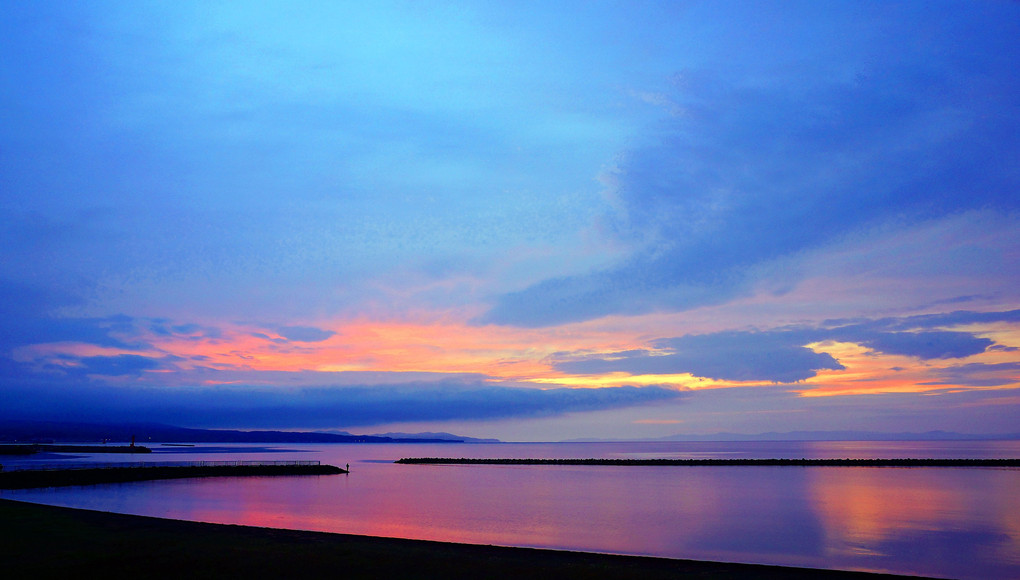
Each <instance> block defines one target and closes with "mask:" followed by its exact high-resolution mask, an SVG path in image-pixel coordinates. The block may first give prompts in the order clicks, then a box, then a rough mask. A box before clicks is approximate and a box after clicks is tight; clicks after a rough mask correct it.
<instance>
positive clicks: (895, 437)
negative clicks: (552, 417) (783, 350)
mask: <svg viewBox="0 0 1020 580" xmlns="http://www.w3.org/2000/svg"><path fill="white" fill-rule="evenodd" d="M1003 440H1006V441H1015V440H1020V433H1006V434H999V435H974V434H968V433H954V432H952V431H925V432H923V433H908V432H901V433H882V432H877V431H787V432H784V433H779V432H775V431H770V432H768V433H754V434H749V433H727V432H721V433H709V434H697V435H690V434H683V433H677V434H675V435H668V436H666V437H658V438H655V439H631V440H629V441H1003ZM595 441H619V439H571V440H570V441H569V442H595Z"/></svg>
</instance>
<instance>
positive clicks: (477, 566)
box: [0, 500, 894, 580]
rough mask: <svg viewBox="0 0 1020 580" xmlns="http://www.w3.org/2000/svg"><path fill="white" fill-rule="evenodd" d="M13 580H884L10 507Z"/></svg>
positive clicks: (6, 546)
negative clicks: (99, 579) (103, 579)
mask: <svg viewBox="0 0 1020 580" xmlns="http://www.w3.org/2000/svg"><path fill="white" fill-rule="evenodd" d="M0 562H2V563H3V568H4V574H3V575H4V576H5V577H7V578H28V577H56V576H58V575H60V576H63V575H80V574H84V573H86V572H88V574H89V575H90V576H95V575H102V576H107V577H111V578H113V577H137V578H179V577H189V578H222V577H245V576H246V577H301V576H325V575H331V576H332V575H340V576H345V577H353V578H391V577H400V578H447V579H449V578H496V579H498V578H514V579H520V578H527V577H529V576H533V575H535V574H540V575H542V577H550V578H552V577H555V578H640V579H642V580H653V579H656V578H872V579H874V578H882V577H889V578H892V577H894V576H884V575H876V574H864V573H855V572H838V571H827V570H809V569H800V568H784V567H778V566H757V565H748V564H728V563H715V562H698V561H691V560H672V559H665V558H647V557H637V556H612V555H604V554H591V553H583V552H562V551H554V550H536V549H528V548H505V547H495V546H475V545H464V544H452V543H442V542H428V541H420V540H402V539H392V538H375V537H368V536H353V535H344V534H328V533H320V532H303V531H293V530H279V529H271V528H256V527H247V526H231V525H220V524H206V523H198V522H186V521H178V520H168V519H160V518H152V517H143V516H131V515H122V514H113V513H106V512H96V511H88V510H79V509H70V508H61V507H53V506H44V505H38V504H30V503H25V502H17V501H12V500H0Z"/></svg>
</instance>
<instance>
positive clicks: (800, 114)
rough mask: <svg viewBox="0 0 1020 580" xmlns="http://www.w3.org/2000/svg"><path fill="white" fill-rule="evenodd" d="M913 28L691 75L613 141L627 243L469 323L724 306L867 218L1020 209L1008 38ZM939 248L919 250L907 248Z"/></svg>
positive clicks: (1019, 147) (1019, 102)
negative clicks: (906, 45)
mask: <svg viewBox="0 0 1020 580" xmlns="http://www.w3.org/2000/svg"><path fill="white" fill-rule="evenodd" d="M916 26H917V28H915V29H914V30H912V31H905V33H907V32H910V33H912V34H917V35H919V36H918V38H920V37H922V36H923V37H925V38H926V39H927V41H926V42H925V43H924V44H923V45H924V46H926V47H927V48H926V49H925V51H921V52H920V53H916V52H913V51H902V52H901V53H897V54H896V56H894V57H892V58H891V59H888V60H886V61H877V60H876V62H875V63H871V64H863V63H852V66H856V67H858V70H857V75H856V76H849V77H848V76H845V75H844V76H842V77H840V76H838V75H834V76H832V77H827V76H823V77H821V78H814V77H811V76H808V75H802V76H798V75H797V74H796V73H793V74H785V75H781V74H779V73H773V74H772V76H768V75H766V76H764V78H763V79H762V80H758V81H757V82H750V83H748V82H746V81H745V83H744V84H741V83H738V82H734V81H732V80H730V79H728V78H726V77H725V75H724V74H722V73H720V74H718V75H711V74H705V73H698V72H697V71H692V72H691V73H690V74H686V75H685V79H688V80H686V81H685V84H684V86H683V87H682V91H683V92H682V94H678V95H676V96H675V97H673V100H675V101H676V102H678V103H680V105H681V106H682V107H683V110H684V111H685V113H684V115H682V116H680V117H677V118H675V119H673V118H671V119H669V120H667V121H665V122H663V124H662V125H661V127H660V129H659V131H657V132H655V133H654V134H653V135H651V136H650V137H649V139H648V142H647V144H645V145H643V146H636V147H634V148H632V149H631V150H629V151H627V152H626V153H625V154H623V155H622V156H621V160H620V162H619V164H618V167H617V170H616V172H615V175H614V176H613V177H614V179H613V182H614V184H615V185H614V188H613V189H612V191H610V194H611V195H612V196H613V198H614V200H615V201H616V204H617V206H618V207H620V208H621V211H620V213H619V214H618V215H616V216H614V219H613V226H614V228H615V230H614V231H615V234H616V236H617V237H618V238H619V239H621V240H624V241H626V242H627V243H630V244H632V246H633V247H634V251H633V252H632V254H631V255H630V256H629V257H628V258H626V259H624V260H623V261H622V262H621V263H619V264H618V265H616V266H614V267H610V268H607V269H603V270H599V271H594V272H591V273H587V274H580V275H573V276H562V277H557V278H552V279H548V280H544V281H541V282H539V283H537V284H535V285H533V286H531V287H528V288H525V289H524V290H521V291H517V292H512V293H508V294H505V295H502V296H500V297H499V298H498V299H497V300H496V301H495V304H494V305H493V306H492V308H491V310H489V311H488V312H487V313H486V314H485V315H483V316H482V317H480V318H479V320H478V322H480V323H492V324H507V325H517V326H545V325H554V324H558V323H563V322H570V321H580V320H586V319H592V318H597V317H602V316H606V315H610V314H637V313H646V312H653V311H682V310H686V309H691V308H695V307H699V306H704V305H712V304H719V303H723V302H726V301H728V300H731V299H733V298H735V297H738V296H742V295H746V294H748V293H750V292H751V291H752V289H753V288H754V287H755V283H756V282H757V280H758V278H759V277H763V276H764V277H772V278H780V279H782V280H784V281H786V282H788V283H789V282H793V281H795V280H796V276H797V274H796V271H793V270H790V269H778V270H779V271H776V270H777V269H769V265H770V264H773V263H775V262H776V261H777V260H781V259H787V260H789V259H792V258H795V257H796V256H798V255H799V254H801V253H804V252H807V251H810V250H817V249H820V248H825V247H828V246H830V245H832V244H834V243H836V242H838V241H840V240H842V239H844V238H845V237H847V236H849V235H853V234H855V233H858V232H862V231H865V230H866V229H868V228H872V227H875V226H879V225H883V224H886V223H890V222H895V223H897V224H899V227H900V229H903V228H905V227H909V226H910V225H913V224H920V223H926V222H928V221H931V220H937V219H940V218H944V217H947V216H953V215H957V214H959V213H961V212H964V211H968V210H976V209H982V210H991V211H1003V212H1015V211H1017V210H1020V198H1018V197H1017V196H1016V191H1017V189H1018V187H1020V183H1018V174H1017V173H1016V171H1015V169H1014V166H1015V163H1014V162H1013V160H1015V159H1016V158H1017V157H1018V156H1020V96H1018V94H1017V93H1016V91H1015V90H1013V89H1012V88H1011V87H1015V86H1017V84H1020V78H1017V73H1016V72H1015V67H1012V66H1010V65H1009V64H1008V62H1007V61H1005V60H1004V57H1003V55H1004V54H1008V53H1010V52H1015V50H1016V47H1017V45H1016V38H1015V36H1013V35H1007V34H1005V33H1004V31H1002V30H997V31H996V32H995V33H992V34H989V35H988V36H987V37H985V38H981V39H975V42H977V43H979V44H980V46H975V47H968V48H967V49H966V50H962V49H961V47H960V46H958V45H955V44H944V43H951V42H955V41H953V40H952V38H953V35H951V34H946V33H945V30H942V29H941V28H932V29H930V30H929V29H928V28H927V27H929V26H930V27H943V26H949V27H952V26H955V25H954V24H952V23H948V24H947V23H946V22H944V21H942V20H941V19H940V20H939V22H938V23H933V22H927V23H925V22H922V23H920V24H917V25H916ZM935 30H941V32H939V33H937V34H935V33H934V31H935ZM905 41H906V42H910V40H909V39H905ZM928 41H930V42H928ZM862 48H863V47H862ZM926 51H930V53H928V52H926ZM935 56H937V57H938V58H936V57H935ZM944 257H945V256H944V254H941V253H939V252H937V251H936V249H935V248H929V249H928V250H926V252H925V253H924V254H923V255H918V256H916V259H917V260H920V261H928V262H931V261H937V260H940V259H943V258H944ZM943 267H952V264H945V265H943Z"/></svg>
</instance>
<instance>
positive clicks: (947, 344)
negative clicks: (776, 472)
mask: <svg viewBox="0 0 1020 580" xmlns="http://www.w3.org/2000/svg"><path fill="white" fill-rule="evenodd" d="M1018 321H1020V310H1012V311H1008V312H966V311H960V312H953V313H949V314H938V315H925V316H912V317H903V318H888V319H881V320H855V321H849V320H844V321H839V320H830V321H827V322H826V324H825V325H824V326H823V327H822V328H781V329H776V330H770V331H727V332H718V333H714V334H701V335H687V336H681V337H676V338H664V339H660V340H657V341H655V342H654V343H653V344H652V348H651V349H647V350H632V351H625V352H618V353H610V354H599V355H584V356H578V357H564V358H562V359H561V360H559V361H556V362H555V363H554V366H555V367H556V369H557V370H560V371H563V372H565V373H571V374H602V373H609V372H620V371H622V372H626V373H630V374H646V373H648V374H663V373H675V374H680V373H690V374H692V375H694V376H697V377H705V378H711V379H719V380H730V381H771V382H775V383H794V382H797V381H802V380H805V379H809V378H811V377H813V376H815V375H816V374H817V371H819V370H823V369H830V370H842V369H843V368H844V367H843V365H842V364H840V362H839V361H838V360H836V359H835V358H834V357H833V356H832V355H830V354H827V353H818V352H815V351H813V350H811V349H809V348H806V347H805V346H804V345H806V344H810V343H814V342H822V341H826V340H832V341H841V342H852V343H856V344H860V345H862V346H865V347H867V348H870V349H871V350H873V351H875V352H878V353H884V354H894V355H903V356H910V357H915V358H918V359H920V360H935V359H957V358H966V357H969V356H973V355H976V354H980V353H982V352H985V351H986V350H988V349H990V348H1000V349H1011V348H1012V347H1006V346H1003V345H995V343H994V342H993V341H992V340H990V339H988V338H983V337H979V336H976V335H975V334H973V333H970V332H962V331H945V330H937V329H938V328H940V327H943V326H947V325H962V324H969V323H978V322H985V323H988V322H1018ZM994 366H996V365H982V364H977V363H972V364H968V365H963V366H961V367H957V369H958V370H956V371H954V372H949V371H947V372H946V375H947V378H955V379H958V380H960V381H961V383H959V384H970V382H968V379H967V378H966V377H968V376H970V375H971V374H974V373H979V372H987V371H989V370H993V369H992V368H990V367H994ZM998 370H1007V371H1008V370H1011V369H1010V368H1005V367H1001V368H998ZM982 380H984V381H986V382H987V381H993V382H994V381H1002V382H998V383H996V384H1009V383H1010V382H1016V381H1017V380H1018V379H1015V378H1014V379H1013V380H1012V381H1010V380H1004V379H982ZM971 382H972V381H971ZM947 384H948V383H947Z"/></svg>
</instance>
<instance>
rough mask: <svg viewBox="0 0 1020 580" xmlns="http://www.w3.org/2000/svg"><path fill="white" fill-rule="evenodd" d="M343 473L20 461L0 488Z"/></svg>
mask: <svg viewBox="0 0 1020 580" xmlns="http://www.w3.org/2000/svg"><path fill="white" fill-rule="evenodd" d="M340 473H347V472H346V471H345V470H343V469H341V468H339V467H336V466H333V465H322V464H321V463H319V462H318V461H165V462H137V463H78V464H75V463H68V464H55V463H48V464H22V465H19V466H11V467H9V468H7V469H4V470H3V471H0V489H27V488H36V487H62V486H70V485H96V484H100V483H125V482H130V481H149V480H156V479H183V478H191V477H238V476H276V475H335V474H340Z"/></svg>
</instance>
